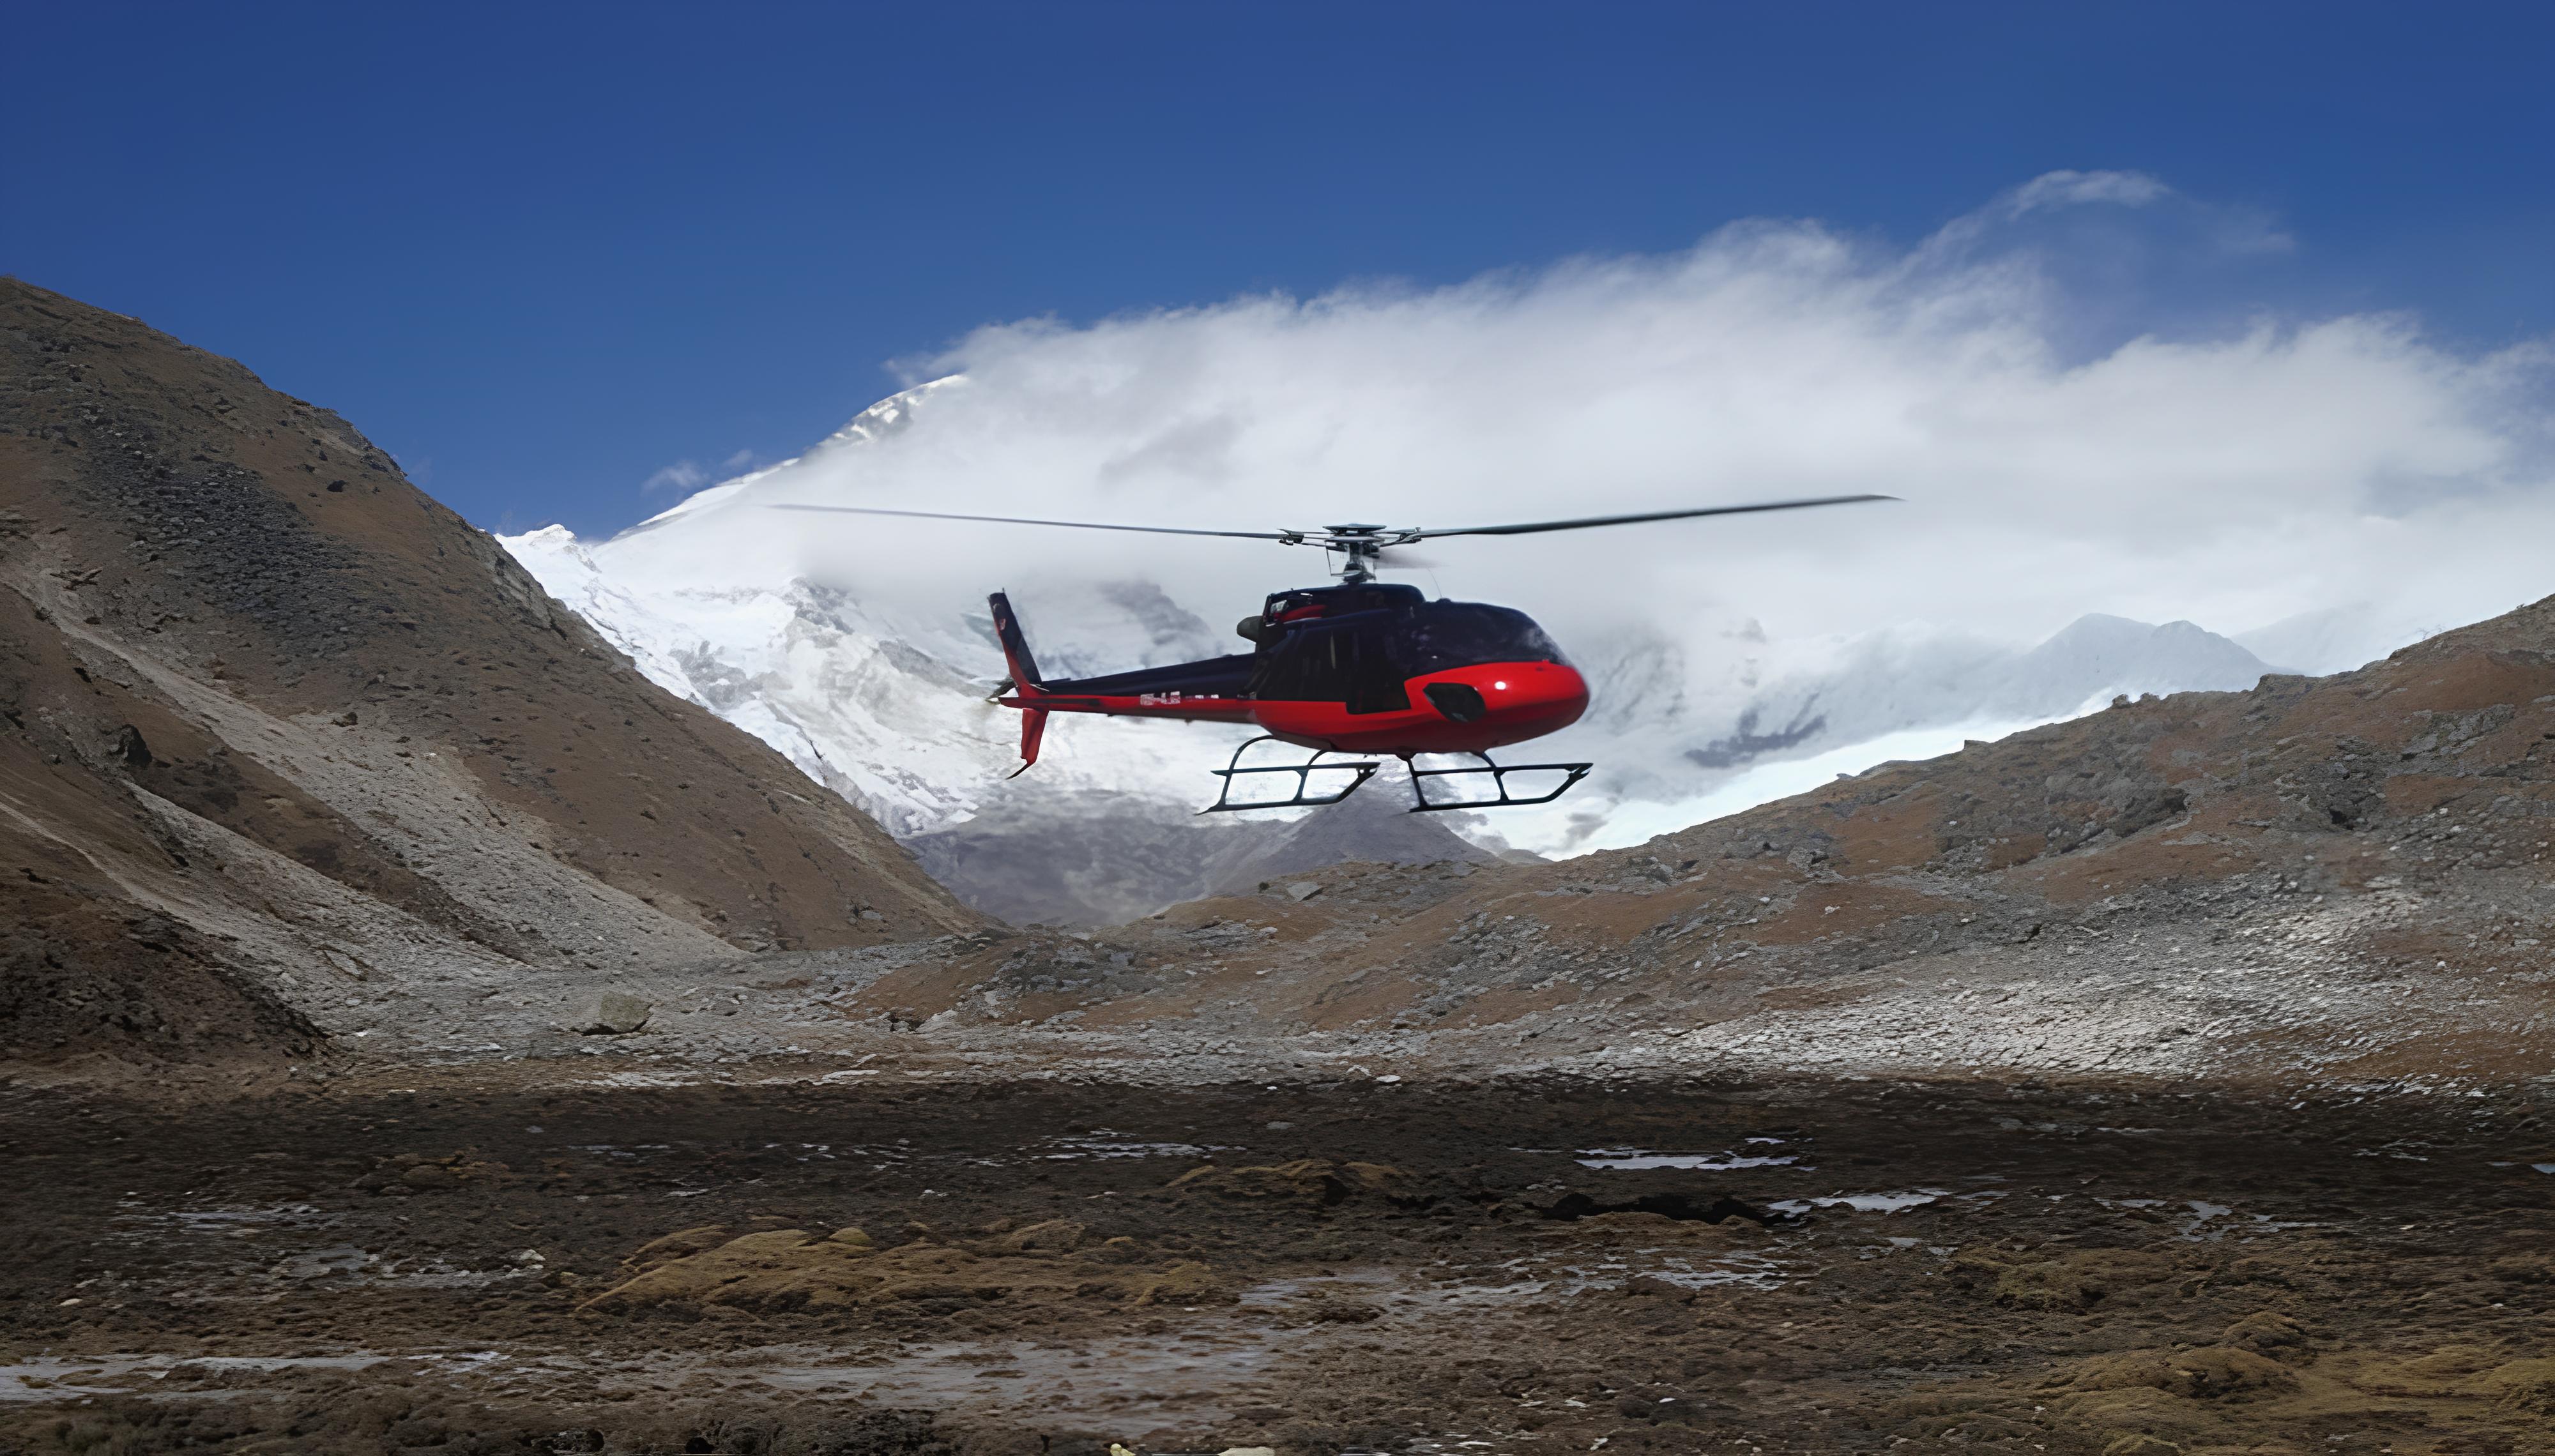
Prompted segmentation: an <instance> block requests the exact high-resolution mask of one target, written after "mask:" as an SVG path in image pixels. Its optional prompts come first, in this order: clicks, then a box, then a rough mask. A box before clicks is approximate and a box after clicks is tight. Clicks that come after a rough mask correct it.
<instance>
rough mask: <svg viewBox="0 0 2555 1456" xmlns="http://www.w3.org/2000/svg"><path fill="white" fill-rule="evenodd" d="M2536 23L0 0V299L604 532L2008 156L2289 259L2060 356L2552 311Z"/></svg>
mask: <svg viewBox="0 0 2555 1456" xmlns="http://www.w3.org/2000/svg"><path fill="white" fill-rule="evenodd" d="M2550 54H2555V7H2549V6H2546V5H2543V4H2530V5H2497V4H2471V5H2455V6H2422V7H2415V6H2405V5H2354V4H2330V3H2328V4H2313V5H2290V4H2247V5H2227V4H2223V3H2221V4H2206V5H2184V4H2169V3H2168V4H2158V3H2143V4H2135V5H2102V4H2069V5H2048V4H2015V5H1961V4H1932V5H1921V6H1919V5H1879V4H1871V5H1844V4H1836V5H1800V6H1749V7H1741V6H1722V5H1701V4H1680V5H1657V4H1643V3H1624V4H1612V5H1570V6H1564V5H1558V4H1546V5H1536V6H1527V5H1513V4H1497V3H1472V4H1398V5H1396V4H1382V5H1379V4H1374V3H1363V4H1322V3H1290V4H1285V5H1244V4H1195V3H1180V4H1127V3H1087V4H1070V5H1060V4H1038V5H987V4H931V5H905V6H897V7H893V8H891V7H860V6H840V5H837V6H823V7H805V8H801V7H791V6H715V7H713V6H696V7H665V6H650V5H611V6H605V5H536V6H522V5H512V6H488V7H479V6H471V5H464V4H443V5H436V6H411V7H388V6H343V5H335V6H312V7H307V8H302V7H289V6H254V5H250V6H204V5H184V6H119V5H112V4H87V5H79V6H71V5H50V6H35V5H29V6H22V7H20V8H19V9H18V10H17V11H16V13H15V14H14V16H13V19H12V22H11V43H10V46H9V48H8V50H7V52H6V53H5V55H0V135H5V136H7V137H8V138H9V142H8V144H7V145H6V146H5V147H0V271H6V272H9V273H13V274H16V275H18V276H20V277H22V278H26V279H28V280H30V281H32V282H35V283H38V284H42V285H44V286H46V287H49V288H54V289H58V290H61V291H62V292H64V293H68V294H71V295H73V296H75V297H78V298H81V299H84V300H87V301H89V302H91V303H98V304H101V305H103V306H106V307H109V308H113V309H116V310H118V311H122V312H128V313H133V314H137V315H139V316H141V317H143V318H144V319H146V320H148V321H149V322H151V323H153V324H155V325H157V326H159V327H162V328H165V329H168V330H170V331H171V332H173V333H176V334H178V335H180V336H181V337H183V338H185V339H188V340H189V341H191V342H194V343H197V344H200V345H203V346H205V347H207V348H211V349H214V350H216V351H219V352H222V353H225V354H229V355H232V356H235V357H237V358H239V359H241V360H243V361H244V362H246V363H247V364H249V365H250V367H252V368H254V369H256V370H257V371H258V372H259V373H261V374H262V375H263V376H264V377H265V378H266V379H267V380H268V381H269V382H270V383H272V384H274V385H276V386H277V387H279V388H282V389H285V390H289V391H291V392H293V393H295V394H298V395H302V396H304V397H305V398H308V399H311V400H314V401H317V402H319V403H321V404H325V405H328V406H330V407H332V408H335V409H337V410H339V411H340V412H342V413H343V414H345V415H347V416H348V417H349V418H351V419H353V420H354V421H355V422H356V423H357V424H359V425H362V426H363V427H364V428H365V429H366V430H367V431H368V432H370V433H371V434H372V435H373V436H374V437H375V439H376V440H378V441H379V442H380V443H382V444H383V445H385V446H386V447H388V448H390V449H391V450H392V451H393V452H395V453H396V454H397V455H398V456H399V457H400V458H401V459H402V460H403V461H404V462H406V463H407V464H408V465H409V466H410V468H411V470H412V472H413V474H415V475H416V477H417V478H418V479H419V480H420V481H421V483H423V484H425V485H426V487H427V488H428V489H430V490H432V491H433V492H434V493H435V494H436V495H438V496H440V497H441V498H442V499H444V500H446V501H447V502H449V503H451V504H452V505H453V506H454V507H456V508H457V509H459V510H461V511H462V512H463V513H464V514H465V515H467V516H469V517H470V518H471V519H472V520H474V521H477V522H479V523H481V524H483V525H487V526H491V527H506V528H512V529H521V528H523V527H527V526H531V525H535V524H540V523H542V522H545V521H550V520H560V521H564V522H566V523H567V524H569V525H570V526H572V527H574V528H575V529H576V530H577V531H579V532H580V533H586V534H592V533H596V532H603V531H610V530H613V529H616V528H618V527H621V526H624V525H627V524H629V523H630V522H632V521H634V520H636V519H638V518H639V517H641V516H644V515H647V514H649V513H651V512H653V511H655V510H658V509H662V508H663V507H664V506H665V505H667V504H669V503H670V502H671V500H672V499H674V493H673V492H671V491H669V490H668V489H666V488H665V487H664V486H663V485H662V484H661V485H660V487H659V488H658V489H656V490H654V491H651V490H650V489H648V488H647V483H648V482H649V481H650V480H651V479H652V477H660V476H661V474H662V473H663V472H665V471H667V470H668V469H669V467H672V466H674V465H675V463H676V462H679V461H693V462H698V463H699V464H700V465H701V466H702V467H705V468H708V469H710V470H711V471H712V472H713V473H714V472H715V470H716V467H717V466H718V465H719V464H720V462H723V461H726V460H728V459H731V458H734V457H736V456H738V455H739V454H740V453H743V454H746V455H749V456H754V457H761V458H771V457H775V456H780V455H786V454H790V453H792V452H794V451H796V450H797V449H799V448H800V447H802V446H804V445H805V444H807V443H808V442H810V441H812V440H813V439H815V438H816V437H818V436H820V435H822V434H824V433H825V432H827V431H829V430H831V429H832V428H834V427H835V426H836V425H840V424H841V423H842V422H843V421H844V420H845V419H846V418H848V417H849V416H850V415H851V414H853V413H854V412H856V411H857V410H859V409H860V408H861V407H863V406H865V405H866V404H868V403H870V402H871V401H872V400H874V399H876V398H878V397H879V396H881V395H883V394H885V393H887V392H889V391H891V390H892V389H894V388H896V387H897V385H898V383H899V382H900V381H899V377H898V375H897V374H896V373H895V372H894V370H893V368H892V367H891V366H892V363H893V361H896V360H900V359H909V360H910V359H915V358H920V357H926V356H929V355H931V354H933V353H936V352H938V351H940V350H943V349H945V348H946V347H948V346H949V345H950V344H951V343H952V342H953V341H955V340H957V339H958V338H960V337H961V336H962V335H965V334H966V333H968V332H969V331H970V330H972V329H975V328H978V327H980V326H982V325H986V324H993V323H1003V322H1009V321H1013V320H1019V319H1024V318H1034V317H1039V316H1044V315H1052V316H1054V317H1056V318H1058V319H1061V320H1063V321H1066V322H1069V323H1084V322H1088V321H1091V320H1094V319H1098V318H1102V317H1105V316H1108V315H1112V314H1119V313H1124V312H1127V311H1130V310H1145V309H1152V308H1157V307H1165V306H1171V307H1176V306H1181V305H1187V304H1199V303H1216V302H1218V301H1222V300H1226V299H1229V298H1232V297H1234V296H1236V295H1239V294H1246V293H1253V292H1266V291H1281V292H1286V293H1290V294H1295V295H1308V294H1317V293H1320V292H1322V291H1324V290H1327V289H1331V288H1333V287H1336V286H1338V285H1341V284H1343V283H1350V282H1357V281H1371V280H1379V279H1389V280H1408V281H1410V282H1412V283H1414V284H1417V285H1421V286H1431V285H1440V284H1445V283H1449V282H1454V281H1458V280H1462V279H1465V278H1468V277H1472V276H1474V275H1477V274H1480V273H1483V272H1485V271H1488V270H1501V269H1534V268H1538V267H1541V266H1543V265H1547V264H1549V263H1551V262H1553V261H1555V260H1558V259H1563V258H1568V257H1571V256H1574V255H1581V254H1598V255H1620V254H1654V253H1663V252H1671V251H1674V250H1678V249H1682V248H1686V247H1689V246H1691V245H1692V244H1693V243H1694V242H1695V241H1696V240H1697V239H1698V238H1699V237H1701V236H1703V235H1704V234H1706V233H1708V232H1710V231H1711V230H1712V229H1714V228H1716V227H1719V226H1721V225H1723V224H1725V223H1728V222H1730V221H1732V220H1734V219H1740V218H1748V217H1781V218H1799V217H1809V218H1817V219H1821V220H1823V221H1825V222H1826V223H1828V224H1829V225H1830V226H1832V227H1835V228H1837V229H1840V230H1842V231H1845V232H1847V233H1849V234H1852V235H1857V236H1868V237H1871V238H1874V239H1876V240H1880V241H1882V242H1886V243H1888V244H1891V245H1895V246H1905V245H1907V244H1910V243H1912V242H1914V241H1916V240H1918V239H1921V238H1923V237H1925V236H1926V235H1928V234H1930V233H1932V232H1933V231H1934V230H1936V229H1938V228H1940V227H1941V226H1942V225H1943V224H1945V223H1946V222H1947V221H1949V220H1951V219H1953V218H1955V217H1958V216H1961V215H1964V214H1967V213H1969V212H1971V211H1973V210H1974V209H1976V208H1978V207H1979V206H1981V205H1982V204H1983V203H1985V202H1986V201H1987V200H1988V199H1989V198H1991V197H1993V196H1996V195H1997V194H1999V193H2001V192H2004V191H2007V189H2009V188H2012V187H2014V186H2016V185H2018V184H2020V183H2023V182H2027V181H2028V180H2030V179H2032V178H2034V177H2036V176H2039V175H2041V174H2044V173H2047V172H2050V171H2052V170H2055V169H2069V168H2073V169H2088V170H2092V169H2118V170H2129V171H2135V172H2141V173H2145V174H2148V175H2151V176H2153V177H2156V178H2159V179H2162V180H2163V181H2164V182H2168V183H2170V184H2171V185H2172V186H2173V187H2174V188H2175V189H2177V191H2178V192H2179V193H2181V194H2183V195H2185V196H2188V197H2192V198H2198V199H2203V200H2205V201H2206V202H2207V203H2208V204H2210V206H2211V207H2212V208H2213V209H2218V211H2217V213H2215V214H2213V215H2246V216H2253V217H2258V218H2259V219H2261V220H2263V222H2264V224H2265V225H2266V226H2267V227H2270V228H2273V229H2276V230H2277V231H2278V232H2279V233H2281V234H2284V235H2285V236H2286V237H2287V238H2289V239H2292V240H2293V241H2294V246H2293V247H2290V248H2287V249H2285V250H2281V251H2277V252H2272V253H2263V254H2260V255H2258V256H2255V257H2253V258H2252V259H2251V261H2250V262H2237V263H2226V262H2221V263H2218V264H2213V265H2212V266H2211V267H2209V268H2207V269H2204V270H2200V271H2198V272H2189V273H2185V272H2177V271H2174V270H2171V269H2164V270H2157V269H2152V268H2149V269H2144V270H2141V271H2140V283H2139V286H2138V287H2136V288H2126V287H2125V288H2123V289H2122V290H2121V291H2120V298H2121V300H2122V305H2121V307H2122V316H2121V317H2119V318H2116V319H2113V320H2111V322H2110V323H2109V324H2108V325H2107V328H2108V329H2109V330H2110V331H2112V332H2115V333H2117V332H2118V331H2120V330H2123V329H2132V330H2133V329H2136V328H2142V327H2150V326H2152V327H2162V328H2167V329H2170V328H2173V327H2176V326H2181V325H2182V324H2185V323H2189V322H2193V321H2195V320H2206V319H2209V318H2215V317H2225V316H2232V315H2234V314H2236V313H2239V312H2243V311H2246V310H2251V309H2269V310H2271V311H2273V312H2274V313H2280V314H2288V315H2294V316H2315V315H2321V314H2327V313H2332V312H2339V311H2366V310H2372V309H2405V310H2411V311H2413V312H2414V313H2416V314H2417V315H2418V316H2419V318H2420V319H2421V320H2422V324H2423V326H2424V327H2425V328H2426V329H2427V330H2429V331H2431V332H2432V333H2433V334H2434V335H2435V336H2437V337H2439V338H2441V339H2444V340H2447V341H2449V342H2450V343H2451V344H2452V345H2454V346H2456V347H2461V348H2469V349H2483V348H2491V347H2494V346H2496V345H2500V344H2506V343H2509V342H2512V341H2514V340H2518V339H2523V338H2527V337H2531V336H2539V335H2544V334H2547V333H2549V332H2550V331H2555V161H2550V158H2555V87H2550V86H2549V85H2548V84H2547V82H2546V73H2545V63H2546V58H2547V56H2548V55H2550Z"/></svg>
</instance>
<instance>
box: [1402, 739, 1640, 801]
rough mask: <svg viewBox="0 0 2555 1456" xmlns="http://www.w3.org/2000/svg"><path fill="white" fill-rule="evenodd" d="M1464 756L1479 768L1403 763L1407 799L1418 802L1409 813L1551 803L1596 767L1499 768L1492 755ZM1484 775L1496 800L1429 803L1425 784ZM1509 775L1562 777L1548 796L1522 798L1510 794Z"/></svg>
mask: <svg viewBox="0 0 2555 1456" xmlns="http://www.w3.org/2000/svg"><path fill="white" fill-rule="evenodd" d="M1466 757H1468V758H1476V759H1480V760H1481V761H1482V767H1480V768H1478V769H1423V768H1421V767H1419V765H1418V764H1416V763H1413V762H1412V761H1411V760H1409V759H1403V760H1402V764H1403V766H1404V767H1406V768H1408V769H1409V770H1410V796H1411V797H1412V798H1414V799H1417V800H1418V802H1417V803H1414V804H1412V805H1411V806H1410V812H1411V813H1414V814H1434V813H1443V812H1445V811H1446V810H1448V809H1499V808H1515V807H1518V806H1520V805H1523V804H1532V803H1550V802H1552V801H1553V800H1554V799H1556V798H1559V797H1561V796H1562V795H1563V794H1565V793H1568V792H1569V791H1570V788H1571V786H1572V785H1574V784H1577V783H1578V782H1579V781H1580V780H1582V779H1585V778H1587V777H1588V771H1589V770H1591V769H1594V768H1596V767H1597V766H1596V765H1595V764H1509V765H1500V764H1495V763H1493V762H1491V756H1490V755H1489V754H1486V753H1477V754H1468V755H1466ZM1484 774H1488V775H1489V776H1490V777H1491V787H1492V788H1494V789H1498V790H1499V797H1497V798H1468V799H1461V800H1456V801H1452V802H1447V801H1436V800H1431V799H1430V798H1429V797H1428V788H1427V785H1428V781H1429V780H1431V779H1454V778H1467V777H1478V776H1480V775H1484ZM1511 774H1559V775H1561V776H1562V780H1561V783H1560V784H1559V785H1558V786H1556V787H1555V788H1554V789H1553V790H1552V791H1551V792H1549V793H1538V794H1534V795H1532V796H1531V797H1521V796H1519V795H1517V794H1513V793H1511V792H1509V776H1510V775H1511Z"/></svg>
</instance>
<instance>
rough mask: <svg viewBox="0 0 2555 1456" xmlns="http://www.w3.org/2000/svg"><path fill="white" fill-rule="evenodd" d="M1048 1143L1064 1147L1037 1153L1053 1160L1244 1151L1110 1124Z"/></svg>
mask: <svg viewBox="0 0 2555 1456" xmlns="http://www.w3.org/2000/svg"><path fill="white" fill-rule="evenodd" d="M1046 1143H1047V1146H1048V1147H1051V1148H1055V1149H1059V1150H1061V1151H1060V1152H1055V1153H1038V1154H1035V1155H1036V1156H1038V1157H1041V1158H1045V1159H1049V1160H1063V1159H1069V1158H1076V1157H1187V1158H1203V1157H1208V1156H1211V1155H1213V1154H1215V1153H1234V1152H1239V1151H1240V1150H1238V1149H1233V1148H1225V1147H1220V1146H1215V1145H1204V1146H1202V1145H1199V1144H1196V1143H1144V1142H1138V1141H1134V1140H1133V1139H1131V1138H1130V1137H1129V1135H1127V1134H1125V1133H1113V1132H1111V1131H1110V1130H1109V1129H1107V1128H1093V1129H1092V1130H1091V1131H1090V1132H1088V1133H1085V1134H1083V1135H1082V1136H1080V1137H1076V1138H1049V1139H1047V1140H1046Z"/></svg>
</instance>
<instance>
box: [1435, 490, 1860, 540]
mask: <svg viewBox="0 0 2555 1456" xmlns="http://www.w3.org/2000/svg"><path fill="white" fill-rule="evenodd" d="M1896 499H1898V497H1896V496H1876V495H1860V496H1817V497H1814V498H1812V499H1810V500H1805V501H1760V502H1758V503H1757V504H1755V505H1750V506H1703V507H1700V508H1698V509H1695V510H1691V511H1644V512H1642V513H1641V514H1639V515H1634V516H1581V517H1579V518H1577V519H1575V520H1570V521H1527V522H1521V523H1520V524H1518V525H1515V526H1466V527H1461V528H1458V529H1454V530H1446V531H1434V530H1429V531H1414V532H1412V533H1410V538H1409V539H1410V540H1412V541H1430V540H1434V539H1435V538H1437V537H1441V536H1531V535H1533V534H1535V533H1536V532H1539V531H1582V530H1585V529H1587V528H1588V527H1591V526H1633V525H1638V524H1640V523H1641V522H1643V521H1683V520H1686V519H1687V518H1689V517H1693V516H1746V515H1750V514H1753V513H1755V512H1758V511H1798V510H1801V509H1803V508H1805V507H1809V506H1851V505H1854V504H1856V503H1858V502H1861V501H1894V500H1896Z"/></svg>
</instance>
